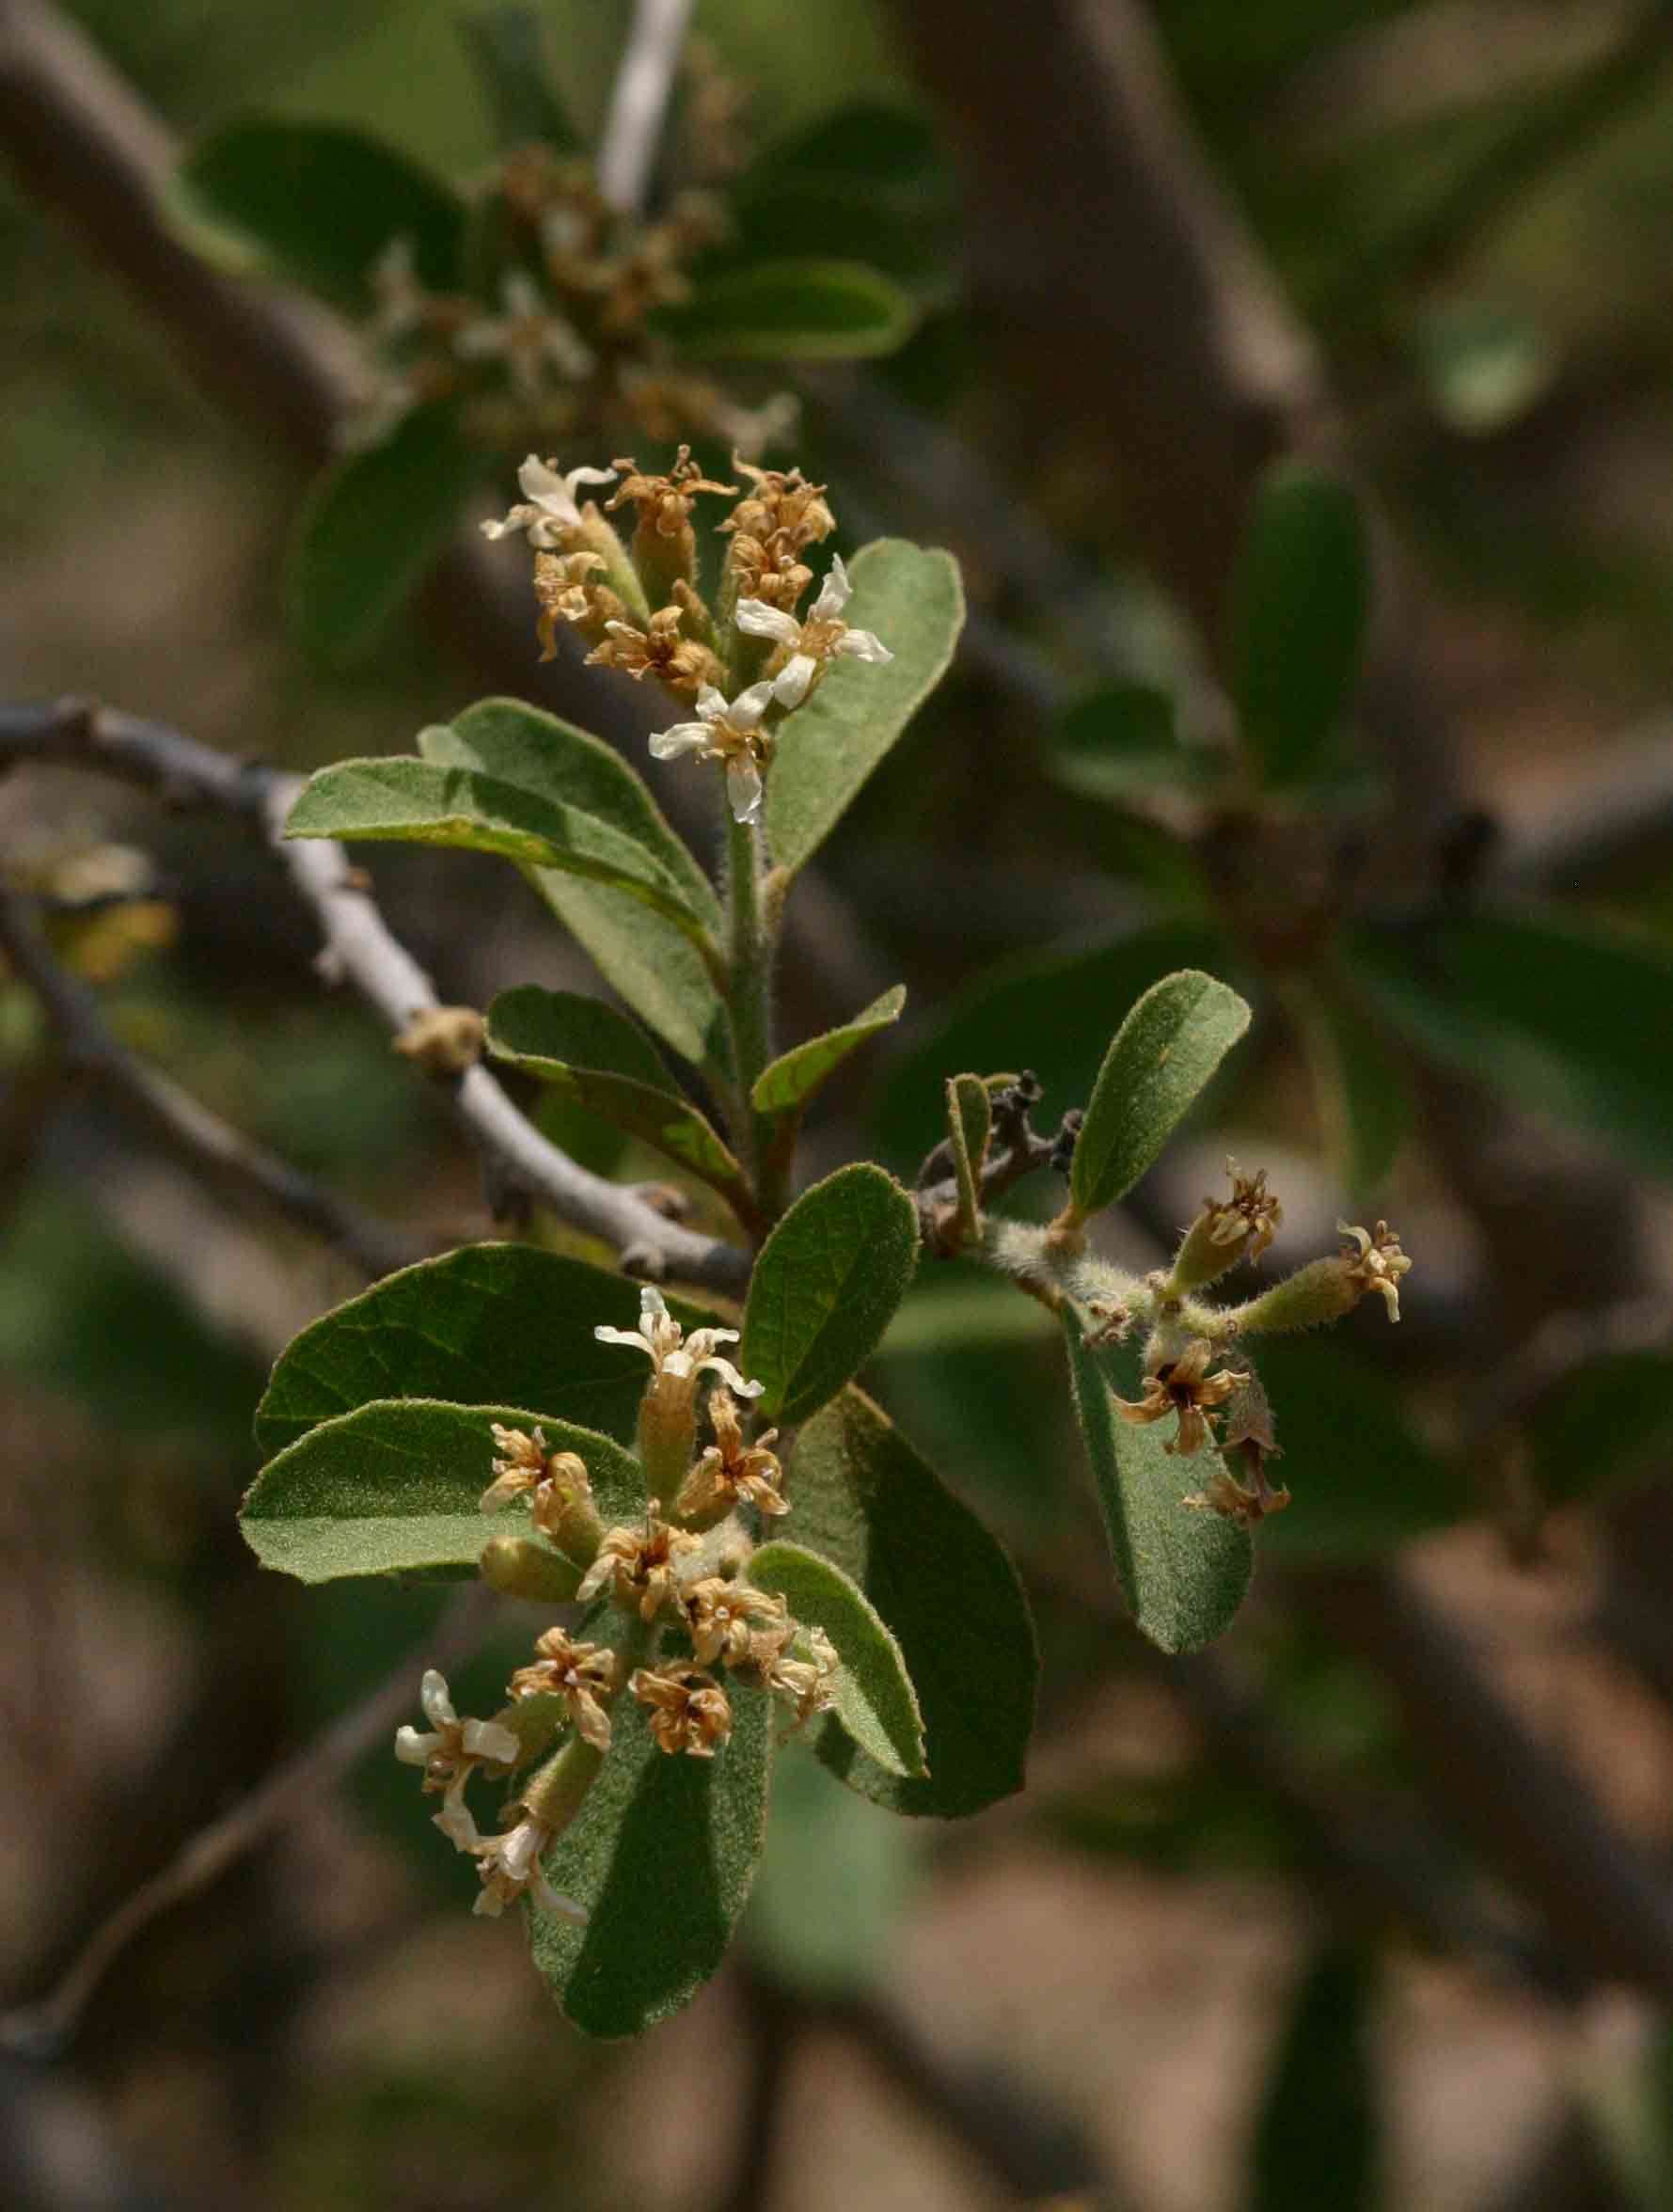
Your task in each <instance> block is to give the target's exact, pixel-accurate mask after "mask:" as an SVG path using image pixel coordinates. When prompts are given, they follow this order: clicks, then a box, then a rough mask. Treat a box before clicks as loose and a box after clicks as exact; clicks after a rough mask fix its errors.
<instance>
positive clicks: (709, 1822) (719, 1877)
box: [529, 1677, 773, 2036]
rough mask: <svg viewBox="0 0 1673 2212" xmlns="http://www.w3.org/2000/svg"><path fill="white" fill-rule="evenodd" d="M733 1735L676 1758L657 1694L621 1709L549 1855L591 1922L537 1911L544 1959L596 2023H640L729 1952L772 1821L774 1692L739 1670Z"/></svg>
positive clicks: (558, 1985)
mask: <svg viewBox="0 0 1673 2212" xmlns="http://www.w3.org/2000/svg"><path fill="white" fill-rule="evenodd" d="M726 1695H727V1698H728V1699H729V1701H730V1703H731V1706H732V1716H733V1727H732V1740H731V1742H730V1743H728V1744H727V1745H725V1746H723V1748H721V1749H720V1750H719V1751H718V1752H717V1753H716V1755H715V1757H714V1758H713V1759H693V1758H690V1757H687V1756H677V1757H670V1756H668V1755H667V1754H666V1753H664V1752H662V1751H659V1750H658V1749H657V1747H656V1742H655V1737H654V1736H653V1735H652V1733H651V1729H650V1714H649V1712H648V1710H647V1708H646V1707H644V1706H643V1705H641V1704H639V1701H638V1700H637V1699H636V1698H632V1697H629V1696H627V1695H625V1694H624V1695H623V1696H621V1697H618V1698H616V1699H615V1701H614V1703H613V1704H612V1706H611V1708H610V1726H611V1730H612V1732H613V1736H614V1741H613V1742H612V1744H611V1746H610V1751H609V1756H608V1759H606V1761H605V1762H604V1764H603V1766H602V1767H601V1768H600V1769H599V1772H598V1777H597V1779H596V1780H595V1781H594V1782H593V1784H592V1789H591V1790H590V1791H589V1792H588V1793H587V1795H586V1798H585V1800H584V1801H583V1803H582V1806H581V1809H580V1811H579V1813H578V1814H577V1815H576V1819H575V1822H574V1824H573V1825H571V1826H570V1827H568V1828H566V1829H565V1830H564V1832H563V1834H562V1835H561V1836H560V1837H559V1839H558V1841H557V1842H556V1843H555V1844H554V1845H553V1847H552V1849H551V1850H550V1851H549V1852H548V1853H547V1854H546V1858H545V1869H546V1872H547V1873H548V1874H549V1875H550V1877H551V1879H552V1882H553V1884H554V1886H555V1887H556V1888H558V1889H559V1890H560V1891H561V1892H562V1893H563V1894H564V1895H565V1896H567V1897H573V1898H575V1899H576V1901H577V1902H578V1903H579V1904H583V1905H585V1906H586V1907H587V1910H588V1913H589V1916H590V1917H589V1919H588V1920H587V1924H586V1926H585V1927H576V1926H574V1925H573V1924H572V1923H571V1922H570V1921H568V1920H556V1919H554V1918H553V1917H552V1916H551V1915H550V1914H546V1913H541V1912H537V1911H531V1912H530V1913H529V1936H530V1940H531V1942H532V1944H533V1948H534V1963H535V1965H536V1966H537V1967H539V1968H540V1971H541V1972H542V1973H543V1974H544V1975H545V1978H546V1980H547V1981H548V1982H549V1983H551V1985H552V1994H553V1995H554V1996H555V1997H556V1998H557V1999H558V2001H559V2003H560V2005H561V2006H562V2008H563V2010H564V2012H565V2013H566V2014H568V2016H569V2018H570V2019H571V2020H573V2021H574V2022H575V2025H576V2027H577V2028H579V2029H581V2030H583V2031H584V2032H585V2033H587V2034H588V2035H598V2036H619V2035H639V2034H641V2033H642V2032H643V2031H644V2030H645V2029H647V2028H650V2027H653V2026H655V2023H656V2022H657V2021H658V2020H665V2019H667V2018H668V2016H669V2014H671V2013H677V2012H678V2011H679V2009H680V2007H681V2006H682V2005H684V2004H687V2003H688V2002H689V2001H690V1999H692V1998H693V1997H694V1996H695V1995H696V1993H697V1991H698V1990H699V1989H700V1988H701V1987H702V1984H703V1983H705V1982H706V1981H707V1980H708V1978H709V1976H710V1975H711V1974H712V1973H713V1972H714V1971H715V1969H716V1967H718V1965H719V1964H720V1961H721V1959H722V1957H723V1956H724V1955H725V1951H726V1947H727V1944H728V1942H729V1941H730V1940H731V1936H732V1929H733V1924H734V1921H735V1920H736V1919H737V1917H738V1914H739V1913H740V1912H741V1911H742V1910H743V1907H744V1901H745V1899H746V1898H747V1897H748V1896H749V1893H750V1881H751V1879H752V1877H753V1875H754V1872H755V1862H756V1860H757V1859H758V1858H759V1857H760V1856H761V1848H762V1844H763V1842H764V1841H765V1833H766V1797H767V1783H768V1778H769V1775H770V1771H771V1764H772V1747H773V1713H772V1698H771V1697H770V1695H769V1694H768V1693H767V1692H765V1691H763V1690H757V1689H751V1688H750V1687H749V1686H748V1685H746V1684H745V1683H740V1682H739V1681H738V1680H737V1679H736V1678H735V1677H732V1678H729V1680H728V1682H727V1684H726Z"/></svg>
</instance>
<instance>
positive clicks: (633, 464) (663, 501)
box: [605, 446, 737, 538]
mask: <svg viewBox="0 0 1673 2212" xmlns="http://www.w3.org/2000/svg"><path fill="white" fill-rule="evenodd" d="M610 466H611V467H612V468H616V469H619V470H620V471H621V472H622V482H620V483H619V484H618V485H617V487H616V491H615V494H614V496H613V498H609V499H608V500H607V501H606V503H605V504H606V511H607V513H611V514H613V513H614V512H615V510H616V509H617V508H618V507H621V506H623V505H625V504H626V502H627V501H628V500H630V499H631V500H632V501H633V503H634V505H635V506H636V507H637V508H638V509H639V528H640V529H647V530H655V533H656V535H657V536H658V537H662V538H676V537H678V536H679V534H680V532H681V531H682V530H683V529H685V528H686V527H687V524H688V523H689V522H690V520H691V510H692V509H693V507H695V506H696V504H697V498H698V494H699V493H700V492H718V493H720V494H721V495H723V496H725V497H731V496H732V495H734V494H735V492H736V491H737V486H736V484H725V483H716V482H713V480H712V479H711V478H709V477H706V476H704V474H703V473H702V469H701V468H700V467H699V466H698V465H697V463H696V462H695V461H693V460H692V458H691V448H690V447H689V446H682V447H681V448H680V450H679V452H678V453H677V454H676V455H675V456H674V464H673V466H672V467H671V469H670V470H669V472H668V474H667V475H666V476H653V475H650V474H648V473H646V472H645V471H643V470H641V469H640V467H639V463H638V462H637V461H635V460H632V459H631V458H629V459H626V460H620V461H613V462H612V463H611V464H610Z"/></svg>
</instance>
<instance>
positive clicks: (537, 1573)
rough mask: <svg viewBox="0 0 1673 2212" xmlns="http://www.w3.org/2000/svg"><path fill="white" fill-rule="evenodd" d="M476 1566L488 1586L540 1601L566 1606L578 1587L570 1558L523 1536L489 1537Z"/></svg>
mask: <svg viewBox="0 0 1673 2212" xmlns="http://www.w3.org/2000/svg"><path fill="white" fill-rule="evenodd" d="M594 1548H596V1547H594ZM479 1565H480V1568H481V1576H482V1580H483V1581H484V1582H485V1583H486V1584H487V1585H488V1587H489V1588H490V1589H497V1590H499V1591H502V1592H503V1593H504V1595H505V1596H506V1597H508V1598H531V1599H533V1600H534V1601H535V1602H536V1603H537V1604H550V1605H566V1604H569V1602H570V1600H571V1599H572V1598H573V1597H574V1596H575V1594H576V1589H577V1588H579V1586H580V1580H581V1571H580V1569H579V1568H578V1567H577V1566H576V1564H575V1562H574V1561H573V1560H570V1559H565V1558H563V1557H561V1556H560V1555H559V1554H558V1553H557V1552H554V1551H553V1550H551V1548H550V1547H549V1546H548V1545H546V1544H542V1543H535V1542H533V1541H532V1540H530V1539H529V1537H526V1536H491V1537H490V1538H489V1539H488V1540H487V1542H486V1543H485V1544H484V1545H483V1546H482V1556H481V1560H480V1562H479Z"/></svg>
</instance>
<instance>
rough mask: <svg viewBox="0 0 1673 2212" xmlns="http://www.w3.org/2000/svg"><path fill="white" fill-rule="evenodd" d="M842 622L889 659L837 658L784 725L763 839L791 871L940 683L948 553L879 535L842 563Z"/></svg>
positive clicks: (953, 638)
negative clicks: (845, 591) (846, 592)
mask: <svg viewBox="0 0 1673 2212" xmlns="http://www.w3.org/2000/svg"><path fill="white" fill-rule="evenodd" d="M848 573H849V576H850V577H851V578H852V581H853V585H854V595H853V597H852V598H851V599H850V600H849V602H848V604H847V606H846V608H844V617H843V619H844V621H845V622H847V623H848V624H849V625H850V626H851V627H853V628H857V629H864V630H875V631H876V634H877V636H878V637H879V638H880V639H881V640H882V641H883V643H884V644H885V645H887V646H888V648H889V650H890V651H891V652H892V654H893V656H894V658H893V659H892V660H891V661H888V662H886V663H884V664H882V665H880V666H874V665H872V664H871V663H869V662H866V661H860V660H855V659H851V658H848V657H846V656H843V657H839V658H838V659H837V660H836V662H835V663H834V664H833V665H832V666H831V667H830V668H829V670H828V672H827V673H826V675H825V678H824V681H823V682H822V683H821V684H820V686H819V688H818V689H817V690H816V691H815V692H814V694H813V697H812V699H810V700H809V701H808V702H807V703H806V705H805V706H799V707H797V710H796V712H795V714H794V715H792V716H791V717H790V718H789V719H787V720H786V722H785V724H784V728H783V731H782V734H781V736H780V739H779V751H778V757H777V759H776V760H775V761H774V763H773V768H772V773H771V775H770V776H768V778H767V780H766V839H767V845H768V847H769V848H770V850H771V853H772V856H773V859H774V861H776V862H777V863H778V865H779V866H780V867H781V868H784V869H787V870H788V871H790V872H791V873H792V874H794V873H795V871H796V870H797V868H799V867H801V866H802V865H803V864H804V863H805V862H806V861H809V860H810V859H812V857H813V854H814V853H815V852H817V850H818V849H819V847H820V845H823V844H824V842H825V840H826V839H827V838H828V837H829V835H830V832H831V831H832V830H834V829H835V827H836V825H837V823H838V822H839V821H840V820H841V819H842V816H843V814H844V812H845V810H846V809H847V807H848V806H849V805H850V804H851V803H852V801H853V799H854V798H855V796H856V795H857V793H858V792H859V790H860V785H861V784H862V783H863V782H865V780H866V778H867V777H868V776H869V775H870V774H871V772H872V770H873V769H874V768H875V767H876V766H877V764H878V762H879V761H880V760H881V759H882V758H883V756H884V754H885V753H886V752H887V751H889V749H890V747H891V746H892V744H893V743H894V741H895V739H896V738H897V737H898V736H899V735H900V734H901V732H902V731H903V730H904V729H905V728H906V726H907V724H908V722H909V721H910V720H911V719H912V717H913V715H915V714H916V713H917V711H918V709H919V708H920V707H921V706H922V705H923V702H924V700H925V699H927V698H928V696H929V694H930V693H931V691H933V690H934V689H935V687H936V686H937V684H939V682H940V680H941V677H942V675H943V674H944V672H945V671H946V668H947V664H948V662H949V661H950V660H951V659H952V658H953V649H954V647H955V645H956V644H957V642H958V633H959V631H960V630H961V629H962V628H963V627H964V587H963V585H962V584H961V582H960V581H959V576H958V564H957V562H956V561H955V560H954V559H953V556H952V555H951V554H950V553H939V552H929V551H925V550H924V549H923V547H922V546H919V545H908V543H907V541H906V540H905V539H904V538H879V539H877V540H876V543H875V544H873V545H865V546H862V547H861V549H860V552H858V553H857V554H856V555H855V556H854V559H853V561H851V562H850V563H849V569H848Z"/></svg>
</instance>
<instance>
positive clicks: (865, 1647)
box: [746, 1543, 928, 1780]
mask: <svg viewBox="0 0 1673 2212" xmlns="http://www.w3.org/2000/svg"><path fill="white" fill-rule="evenodd" d="M746 1572H747V1573H748V1576H749V1579H750V1582H751V1583H753V1584H754V1586H755V1588H757V1589H763V1590H767V1591H769V1592H771V1593H772V1595H774V1596H776V1597H781V1598H783V1599H785V1600H786V1602H787V1603H788V1604H789V1607H790V1612H791V1616H792V1618H793V1619H796V1620H798V1621H799V1622H800V1623H801V1624H802V1626H803V1627H804V1628H822V1629H823V1630H824V1631H825V1633H826V1635H828V1636H829V1638H830V1640H831V1643H832V1644H833V1645H834V1646H835V1648H836V1654H837V1657H838V1658H839V1659H840V1660H841V1661H842V1663H843V1666H842V1672H841V1674H840V1675H839V1676H838V1678H837V1682H836V1685H835V1686H836V1717H837V1718H838V1720H840V1721H841V1722H842V1724H843V1726H844V1729H845V1730H847V1732H848V1733H849V1735H850V1736H852V1737H853V1739H854V1741H855V1743H856V1744H857V1745H858V1746H860V1750H862V1751H863V1752H864V1753H865V1754H866V1755H867V1757H868V1758H871V1759H875V1760H876V1762H877V1764H878V1765H879V1766H881V1767H883V1768H885V1769H886V1770H887V1771H888V1772H889V1773H890V1774H892V1775H899V1776H900V1777H901V1778H902V1779H903V1780H905V1779H907V1778H908V1777H911V1776H915V1775H916V1776H922V1775H923V1774H925V1773H926V1772H927V1771H928V1770H927V1769H926V1767H925V1766H924V1763H923V1714H921V1713H920V1712H919V1710H918V1695H917V1692H916V1691H915V1690H914V1689H913V1687H912V1682H911V1677H910V1676H909V1675H908V1672H907V1663H906V1661H905V1659H903V1658H902V1656H901V1649H900V1646H899V1645H898V1644H897V1643H896V1642H895V1640H894V1638H893V1636H892V1635H891V1634H890V1632H889V1630H888V1628H887V1627H886V1626H885V1625H884V1623H883V1622H882V1620H880V1619H878V1617H877V1614H876V1611H875V1609H874V1608H873V1606H872V1604H871V1603H870V1601H869V1600H868V1599H867V1597H866V1595H865V1593H864V1591H863V1590H861V1589H860V1588H858V1587H857V1586H856V1585H855V1584H854V1583H853V1582H851V1581H850V1580H849V1578H848V1577H847V1575H845V1574H844V1572H843V1571H842V1569H841V1568H840V1567H836V1566H833V1565H832V1563H831V1562H830V1560H829V1559H822V1558H821V1557H820V1556H819V1555H818V1554H817V1553H816V1552H810V1551H807V1550H805V1549H804V1548H803V1546H802V1545H800V1544H794V1543H767V1544H763V1545H762V1546H761V1548H760V1550H759V1551H757V1552H756V1553H754V1554H753V1555H752V1556H751V1558H750V1564H749V1567H748V1569H747V1571H746Z"/></svg>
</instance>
